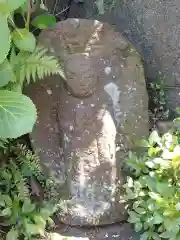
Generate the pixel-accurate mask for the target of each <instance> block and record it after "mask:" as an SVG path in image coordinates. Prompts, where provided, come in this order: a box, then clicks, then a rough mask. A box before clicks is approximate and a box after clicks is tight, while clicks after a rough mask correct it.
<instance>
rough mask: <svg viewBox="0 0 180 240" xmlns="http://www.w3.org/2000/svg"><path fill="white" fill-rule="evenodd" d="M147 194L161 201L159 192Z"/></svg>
mask: <svg viewBox="0 0 180 240" xmlns="http://www.w3.org/2000/svg"><path fill="white" fill-rule="evenodd" d="M148 194H149V196H150V197H151V198H152V199H154V200H156V201H157V202H161V201H162V198H161V196H160V195H159V194H157V193H154V192H149V193H148Z"/></svg>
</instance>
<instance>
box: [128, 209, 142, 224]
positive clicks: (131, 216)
mask: <svg viewBox="0 0 180 240" xmlns="http://www.w3.org/2000/svg"><path fill="white" fill-rule="evenodd" d="M128 213H129V219H128V222H130V223H139V222H140V216H139V215H138V214H137V213H136V212H134V211H129V212H128Z"/></svg>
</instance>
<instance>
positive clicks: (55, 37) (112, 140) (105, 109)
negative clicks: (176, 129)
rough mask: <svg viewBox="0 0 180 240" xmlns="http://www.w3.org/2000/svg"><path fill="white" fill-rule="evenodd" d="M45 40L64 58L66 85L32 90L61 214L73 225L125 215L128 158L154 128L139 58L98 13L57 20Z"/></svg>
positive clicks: (38, 141) (38, 137)
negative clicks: (123, 199)
mask: <svg viewBox="0 0 180 240" xmlns="http://www.w3.org/2000/svg"><path fill="white" fill-rule="evenodd" d="M39 42H40V43H41V44H43V45H44V46H46V47H48V48H49V50H50V52H51V53H52V54H54V55H56V56H59V57H61V59H62V60H63V62H64V67H65V72H66V76H67V81H66V84H62V85H61V86H60V85H59V83H57V82H56V81H58V77H54V78H55V79H53V78H51V77H50V78H49V79H48V80H47V83H46V82H45V83H44V82H40V83H37V85H36V89H35V88H33V89H32V90H29V95H30V96H31V98H32V99H33V101H34V102H35V103H36V105H37V108H38V112H39V115H38V123H37V125H36V127H35V129H34V131H33V132H32V134H31V137H32V142H33V145H34V147H35V148H38V149H40V151H39V152H40V156H41V159H42V162H43V164H44V165H45V166H46V169H48V171H49V172H50V174H53V175H54V176H56V179H57V180H59V182H60V183H59V185H61V187H62V190H64V192H63V194H62V191H61V190H58V191H59V192H58V193H59V195H60V196H61V195H63V197H64V198H65V199H66V200H65V202H64V204H65V207H64V208H63V210H62V211H61V213H62V215H63V216H61V219H62V221H64V222H65V223H69V224H71V225H98V224H99V225H102V224H109V223H113V222H117V221H121V220H124V219H126V214H125V211H124V206H123V204H122V203H120V195H121V191H120V190H119V188H118V187H119V186H120V185H122V183H123V173H122V171H121V165H122V161H123V159H124V156H125V154H126V153H125V152H126V150H127V149H130V148H132V147H133V146H134V141H135V140H136V139H139V138H141V137H142V136H144V135H147V133H148V97H147V92H146V86H145V79H144V72H143V67H142V64H141V60H140V57H139V55H138V54H137V53H136V51H135V49H134V48H133V47H132V46H131V44H130V43H129V42H128V41H127V40H126V39H125V38H124V37H122V35H121V34H119V33H117V32H115V31H114V29H113V28H112V27H111V26H109V25H108V24H103V23H101V22H98V21H93V20H78V19H69V20H66V21H62V22H59V23H58V24H57V25H56V26H55V27H54V28H52V29H49V30H45V31H43V32H42V33H41V35H40V37H39ZM47 84H49V85H47ZM34 87H35V86H34ZM53 172H54V173H53ZM65 192H66V194H65Z"/></svg>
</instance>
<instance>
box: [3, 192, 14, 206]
mask: <svg viewBox="0 0 180 240" xmlns="http://www.w3.org/2000/svg"><path fill="white" fill-rule="evenodd" d="M2 198H3V200H4V202H5V203H6V204H7V205H8V206H12V199H11V198H10V196H9V195H3V196H2Z"/></svg>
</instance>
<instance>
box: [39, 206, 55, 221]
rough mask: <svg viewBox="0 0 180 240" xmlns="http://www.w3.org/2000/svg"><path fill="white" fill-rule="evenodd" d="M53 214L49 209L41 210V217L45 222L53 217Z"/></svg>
mask: <svg viewBox="0 0 180 240" xmlns="http://www.w3.org/2000/svg"><path fill="white" fill-rule="evenodd" d="M51 214H52V212H51V211H50V210H49V209H46V208H41V210H40V215H41V217H42V218H43V219H44V220H47V219H48V218H49V216H51Z"/></svg>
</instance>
